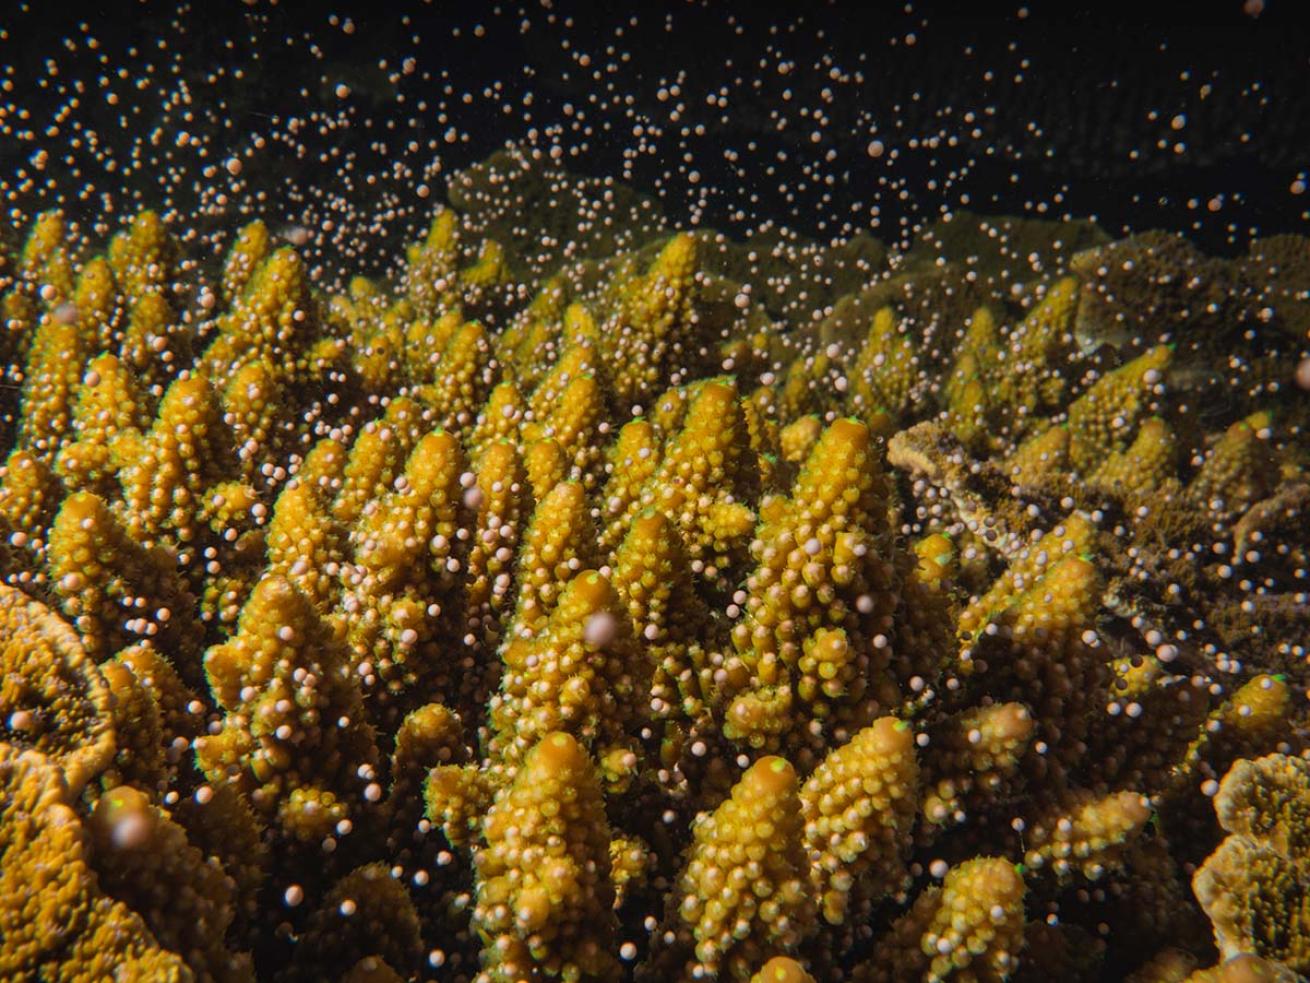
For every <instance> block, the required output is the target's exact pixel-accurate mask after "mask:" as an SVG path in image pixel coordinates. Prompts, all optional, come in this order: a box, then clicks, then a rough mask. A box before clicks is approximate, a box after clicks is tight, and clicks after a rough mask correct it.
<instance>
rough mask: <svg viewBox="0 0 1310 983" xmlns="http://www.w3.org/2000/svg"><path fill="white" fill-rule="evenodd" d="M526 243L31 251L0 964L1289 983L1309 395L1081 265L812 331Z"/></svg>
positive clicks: (711, 257) (13, 541) (137, 239)
mask: <svg viewBox="0 0 1310 983" xmlns="http://www.w3.org/2000/svg"><path fill="white" fill-rule="evenodd" d="M1139 245H1140V244H1139ZM516 248H517V247H515V248H509V247H508V246H507V245H506V244H505V243H502V242H499V241H497V240H495V239H493V238H489V237H487V236H485V235H483V233H482V230H481V229H480V228H479V227H478V226H477V225H476V224H475V223H472V222H471V221H470V220H469V219H468V217H467V216H466V215H464V214H463V213H462V212H461V211H459V210H457V209H455V208H453V207H442V208H440V209H438V210H437V212H436V213H435V215H434V216H433V217H432V220H431V223H430V225H429V227H428V230H427V232H426V234H425V235H424V237H423V238H422V240H421V241H419V242H418V243H416V244H414V245H413V246H412V247H411V248H410V249H409V250H408V252H407V254H406V262H405V263H404V264H402V267H401V270H400V272H399V273H398V274H397V275H396V276H394V277H392V278H390V279H381V278H378V279H367V278H364V277H357V278H355V279H354V280H350V281H348V282H339V283H335V284H334V283H326V282H321V281H320V280H319V279H318V278H317V274H316V272H315V269H314V268H313V267H312V266H311V264H309V263H308V262H307V261H306V260H305V258H304V257H302V256H301V255H300V254H299V253H298V251H297V249H296V248H295V247H294V246H292V245H285V244H279V242H278V241H277V239H276V237H275V236H274V235H273V234H272V232H270V229H269V227H267V226H266V225H264V224H263V223H260V222H252V223H250V224H249V225H247V226H246V227H245V228H244V229H242V230H240V231H239V232H238V233H236V234H235V235H234V236H233V237H232V240H231V245H230V247H229V248H228V250H227V253H226V256H207V257H191V258H187V257H189V255H190V254H189V252H188V249H187V248H186V246H185V244H184V243H182V242H180V241H179V240H178V238H177V235H176V230H175V228H174V226H173V223H171V222H170V221H167V220H165V219H164V218H163V217H161V216H160V215H158V214H155V213H154V212H151V211H148V210H145V211H141V212H140V213H139V214H138V215H136V216H135V217H134V218H132V219H131V220H130V221H129V222H128V223H127V225H126V226H125V227H124V229H123V230H122V231H121V232H120V233H119V234H118V235H116V236H115V237H114V238H113V240H112V241H111V242H110V243H109V245H108V246H107V247H105V250H106V251H104V252H102V253H101V254H99V255H98V254H96V253H95V251H94V250H92V249H91V248H90V246H89V244H88V242H87V241H86V240H85V239H82V238H78V237H76V236H74V235H73V234H72V233H70V231H69V230H68V228H67V226H66V222H65V219H64V218H63V217H62V216H61V215H60V214H58V213H55V212H52V213H49V214H46V215H44V216H42V218H41V219H40V220H39V221H38V222H37V223H36V224H35V225H34V226H33V228H32V229H31V231H30V232H29V234H28V239H27V243H26V245H25V246H24V248H23V249H22V252H21V256H20V257H19V259H18V262H17V263H16V265H14V266H13V267H12V270H11V271H10V273H7V274H6V276H7V279H6V280H5V281H4V289H5V291H6V292H5V294H4V297H3V302H4V310H5V311H6V312H9V314H10V318H9V323H10V337H9V340H8V342H7V343H8V344H9V345H10V346H11V347H10V350H11V351H13V352H15V353H17V352H21V353H22V359H23V361H22V366H23V369H22V372H21V373H20V378H21V380H22V382H21V400H20V403H19V404H18V406H17V409H16V413H15V415H13V416H12V417H11V419H10V420H9V421H8V422H7V424H6V428H5V434H6V437H7V440H8V442H9V443H8V445H7V446H6V447H5V453H6V454H7V459H6V464H5V466H4V469H3V471H2V472H0V529H2V530H3V533H4V542H3V544H0V549H2V551H3V552H2V554H0V555H2V562H3V566H2V567H0V572H2V573H3V578H4V585H0V656H2V657H3V660H4V675H3V690H2V691H0V724H2V725H3V731H0V738H2V739H3V740H2V741H0V786H2V787H3V797H2V798H0V854H2V855H3V866H2V868H0V869H2V873H0V878H3V882H4V883H3V890H0V897H3V899H4V900H3V901H0V930H2V938H3V941H0V975H4V976H5V978H6V979H14V980H24V981H28V980H31V981H36V980H69V981H73V980H76V981H87V983H90V981H92V980H99V979H109V978H122V979H129V978H130V979H150V980H179V981H180V980H197V981H199V980H243V979H268V980H274V981H286V983H294V981H300V980H326V979H340V980H349V981H394V980H409V981H418V980H451V981H457V980H464V981H479V983H492V981H504V983H510V981H519V980H532V981H544V980H562V981H579V983H580V981H608V980H614V981H617V980H627V979H641V980H652V981H653V980H689V981H690V980H714V979H721V980H733V981H740V983H746V981H760V983H792V981H794V983H802V981H807V980H824V981H827V980H832V981H840V980H870V981H873V980H888V981H892V980H896V981H901V980H922V981H938V980H942V981H944V980H960V981H965V980H978V981H984V980H1005V979H1015V980H1021V979H1051V978H1057V977H1058V978H1062V979H1067V980H1088V981H1090V980H1098V979H1112V978H1133V979H1142V980H1145V979H1151V980H1163V979H1183V978H1185V976H1186V974H1187V973H1194V974H1197V975H1193V976H1192V977H1191V978H1192V979H1195V980H1201V979H1239V978H1242V979H1245V978H1257V977H1258V976H1259V974H1260V973H1266V972H1267V973H1268V974H1272V975H1269V978H1281V977H1279V976H1278V975H1277V974H1278V973H1283V972H1286V973H1304V972H1310V944H1308V943H1307V938H1308V936H1307V932H1310V926H1307V924H1306V917H1307V916H1306V912H1305V910H1304V908H1305V906H1304V903H1303V894H1304V890H1303V886H1304V881H1305V878H1306V876H1307V870H1306V864H1307V863H1308V862H1310V861H1307V857H1306V850H1305V847H1306V843H1305V842H1303V841H1304V840H1305V839H1306V828H1305V827H1306V822H1307V809H1310V805H1307V802H1310V800H1308V799H1307V795H1308V794H1310V791H1308V790H1310V778H1308V777H1307V767H1310V766H1307V765H1306V763H1305V760H1304V759H1303V758H1302V757H1301V754H1302V750H1303V748H1305V747H1306V742H1305V733H1306V721H1307V715H1306V708H1307V701H1306V687H1307V684H1310V672H1308V671H1307V669H1306V659H1305V651H1304V628H1305V624H1306V622H1305V610H1306V608H1305V605H1306V597H1307V591H1308V588H1307V581H1310V574H1308V573H1307V569H1308V567H1310V557H1307V556H1306V550H1305V545H1304V537H1303V530H1304V519H1305V515H1306V512H1305V508H1306V506H1307V504H1308V503H1310V495H1307V493H1306V490H1305V489H1306V481H1305V477H1304V470H1303V469H1304V467H1305V463H1306V460H1307V457H1306V452H1305V446H1304V432H1305V431H1304V428H1305V425H1306V420H1305V406H1304V405H1303V404H1295V405H1292V406H1291V407H1290V408H1289V407H1288V406H1280V407H1277V409H1278V410H1279V412H1273V411H1274V409H1275V408H1276V407H1275V406H1274V405H1272V404H1271V403H1269V401H1262V400H1261V399H1260V398H1259V395H1258V394H1256V395H1255V396H1251V397H1250V398H1243V399H1241V400H1234V402H1233V404H1232V406H1231V407H1229V408H1227V409H1225V408H1224V407H1205V412H1198V411H1197V409H1196V406H1195V398H1194V395H1193V394H1192V393H1191V392H1190V391H1189V390H1188V389H1186V387H1180V388H1179V389H1178V390H1175V389H1174V388H1173V387H1172V386H1171V382H1170V379H1171V373H1174V372H1175V371H1176V369H1177V367H1178V365H1179V364H1180V360H1184V361H1185V360H1187V359H1193V360H1194V359H1196V358H1198V357H1201V356H1202V355H1203V354H1204V352H1205V351H1206V349H1205V346H1204V345H1200V346H1198V345H1195V344H1191V342H1190V341H1189V343H1188V344H1186V345H1183V346H1182V347H1178V346H1176V345H1174V344H1172V343H1161V342H1159V341H1158V339H1154V338H1152V339H1145V340H1143V339H1138V340H1137V341H1136V342H1134V343H1132V344H1128V343H1124V342H1121V341H1113V342H1107V343H1104V344H1097V345H1091V344H1088V343H1087V335H1088V333H1089V332H1095V331H1096V330H1097V326H1098V325H1099V324H1101V323H1102V322H1103V321H1104V319H1105V318H1106V317H1108V316H1111V314H1112V312H1114V311H1115V310H1117V309H1118V308H1119V307H1121V306H1122V305H1123V304H1125V303H1127V302H1128V301H1129V300H1130V299H1131V298H1132V297H1133V296H1136V295H1135V294H1133V293H1132V292H1131V291H1128V290H1127V289H1124V290H1119V289H1118V288H1116V292H1115V293H1114V296H1113V297H1111V296H1110V293H1109V289H1110V284H1111V281H1112V280H1114V277H1112V276H1111V275H1110V274H1109V273H1104V274H1102V273H1099V272H1092V273H1088V272H1087V269H1088V268H1089V267H1088V266H1087V263H1089V262H1091V260H1088V261H1086V262H1084V263H1075V264H1074V265H1073V267H1072V270H1071V271H1070V270H1060V271H1057V272H1055V273H1053V274H1052V276H1051V277H1050V278H1049V279H1048V280H1047V281H1045V282H1042V283H1039V284H1029V285H1024V286H1020V285H1019V284H1014V285H1013V289H1011V286H1010V285H1008V284H1005V285H1000V284H993V285H992V286H994V287H995V289H994V290H992V291H991V293H990V294H988V296H987V297H986V300H985V302H979V303H978V304H975V306H974V307H973V309H972V311H965V312H964V313H960V312H959V311H958V310H957V309H955V308H952V311H954V313H951V314H950V317H947V316H946V315H944V314H943V315H941V316H938V317H936V318H935V319H934V320H932V322H931V323H928V322H926V321H925V320H924V318H923V317H922V312H923V308H922V307H921V306H918V304H919V302H918V301H916V303H915V304H914V305H907V304H904V303H900V302H897V301H895V295H894V294H888V295H886V296H887V298H888V300H887V302H885V303H882V304H880V305H879V306H877V308H876V309H874V310H872V311H867V312H865V314H862V315H861V316H860V323H859V324H853V325H849V326H848V329H843V328H842V326H841V325H837V324H834V323H824V324H822V325H819V324H815V325H791V326H788V325H782V324H777V323H773V322H772V321H771V315H770V314H769V313H768V311H767V310H766V309H765V308H763V307H761V306H760V305H759V304H757V303H756V302H755V301H754V300H752V298H751V296H750V295H749V292H740V293H739V292H738V288H737V286H736V285H734V284H732V283H731V282H729V281H727V280H726V279H725V278H724V277H723V276H722V275H720V274H717V273H715V272H713V270H714V269H720V268H723V264H724V263H726V262H727V261H728V259H731V260H732V261H733V262H739V263H746V262H747V261H746V260H745V259H743V258H742V257H740V256H737V254H736V253H733V252H730V250H732V249H736V248H737V247H735V246H732V245H731V244H725V240H724V239H723V237H717V238H716V237H715V236H713V235H711V234H705V233H695V234H692V233H679V234H675V235H672V236H666V237H663V238H660V239H657V240H655V241H653V242H650V243H647V244H645V246H644V248H642V249H633V250H624V251H620V252H618V253H617V254H616V255H609V256H605V257H602V258H599V259H598V258H594V257H593V258H587V259H582V260H577V261H574V262H571V263H566V264H565V265H564V266H563V267H562V268H560V269H558V270H555V271H553V275H551V276H549V277H542V278H534V277H530V276H526V275H525V274H524V273H523V272H522V271H523V269H524V266H523V264H522V258H521V257H520V255H519V254H518V252H516ZM1103 248H1110V247H1103ZM1123 248H1125V249H1128V248H1130V247H1129V246H1125V247H1123ZM1133 248H1135V247H1133ZM751 255H754V254H753V253H752V254H751ZM725 256H726V257H727V258H726V259H725ZM1157 260H1158V261H1159V262H1162V263H1163V262H1166V261H1167V260H1168V254H1161V255H1159V256H1157ZM751 262H753V260H752V261H751ZM716 264H718V265H716ZM6 269H9V268H8V267H6ZM1094 269H1099V267H1094ZM906 275H907V276H909V275H912V274H906ZM942 275H943V274H940V273H933V274H932V276H933V277H935V278H937V279H934V280H933V281H932V282H934V283H937V282H939V281H940V277H941V276H942ZM197 278H202V279H203V278H208V279H207V280H205V282H206V283H210V282H212V286H206V287H205V288H204V290H203V291H201V292H200V294H198V293H197V290H196V288H195V283H196V280H197ZM984 286H985V285H984V284H979V283H973V282H972V281H970V284H969V290H970V293H969V294H968V296H970V297H973V298H975V299H976V298H977V297H979V296H980V294H979V291H983V290H984ZM47 287H48V288H49V289H46V288H47ZM961 289H963V287H961ZM201 294H202V295H203V296H204V297H205V298H207V299H206V300H205V302H204V304H203V305H199V304H198V302H197V301H196V300H195V299H194V298H195V297H197V296H198V295H201ZM734 297H735V298H736V300H735V301H734ZM506 298H513V299H514V300H513V302H512V303H511V302H510V301H508V300H507V299H506ZM839 309H840V311H841V312H844V314H843V316H846V315H849V313H850V312H851V311H852V310H854V311H859V310H862V308H861V306H860V305H858V304H848V305H839ZM1151 310H1153V311H1155V312H1156V313H1157V315H1159V316H1168V317H1170V318H1172V319H1173V320H1174V321H1179V320H1180V319H1181V320H1185V317H1184V314H1185V312H1184V311H1183V310H1182V309H1181V308H1180V307H1179V305H1177V304H1167V303H1164V302H1161V303H1159V304H1156V305H1155V306H1153V307H1152V308H1151ZM184 311H185V312H186V315H185V318H184V317H183V312H184ZM834 316H835V315H834ZM1175 326H1177V325H1175ZM1198 353H1200V354H1198ZM1186 364H1188V365H1190V364H1192V363H1191V362H1186ZM1189 371H1190V370H1189ZM1208 798H1213V800H1214V806H1215V808H1216V809H1217V812H1218V821H1217V823H1216V822H1215V820H1214V819H1213V818H1212V817H1211V810H1210V807H1209V804H1208V802H1207V799H1208ZM1225 837H1226V838H1225ZM1193 872H1194V873H1193ZM1189 878H1190V879H1191V882H1192V883H1193V884H1194V886H1195V895H1194V896H1192V895H1190V894H1189V893H1188V882H1189ZM1207 916H1208V918H1209V920H1210V922H1211V923H1212V925H1213V942H1212V941H1211V939H1210V938H1209V933H1208V931H1207V930H1206V928H1205V926H1206V924H1207V922H1206V917H1207ZM1198 926H1199V928H1198ZM1234 960H1238V961H1237V962H1235V961H1234ZM1241 960H1245V962H1241ZM1201 967H1210V968H1201ZM1130 974H1131V975H1130ZM1206 974H1208V975H1206ZM1242 974H1246V975H1242ZM1252 974H1256V975H1252ZM1259 978H1263V977H1259Z"/></svg>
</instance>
